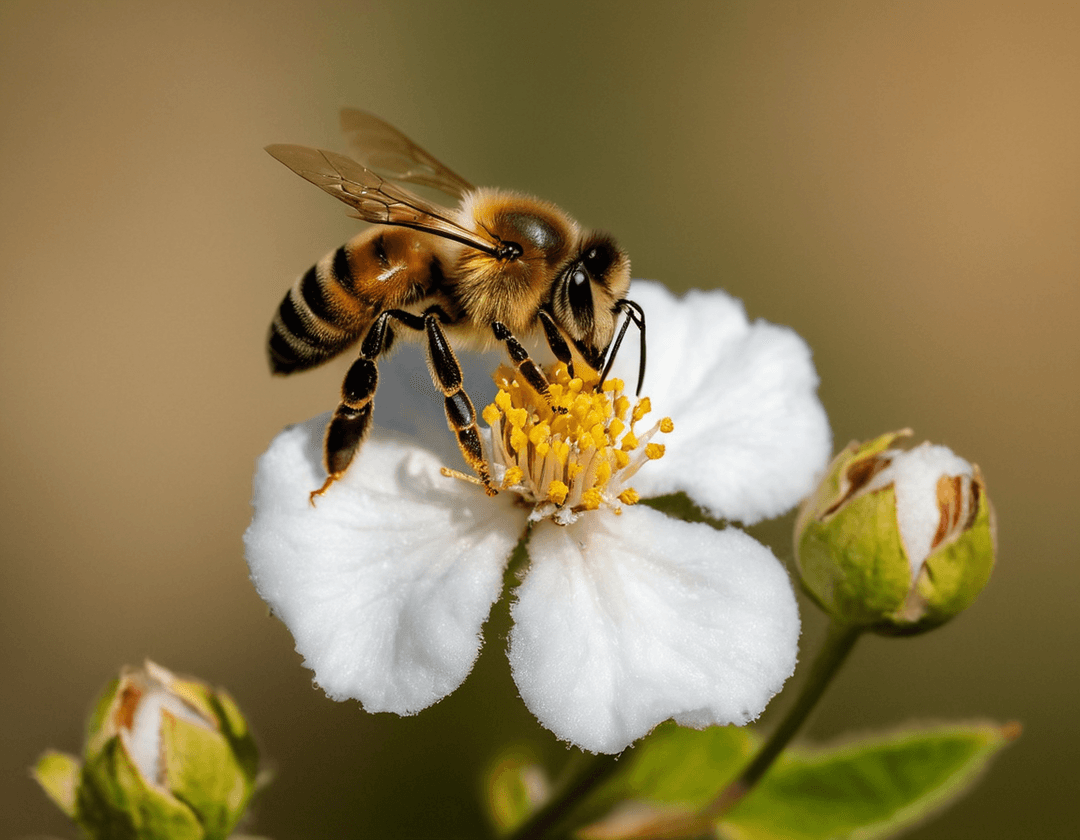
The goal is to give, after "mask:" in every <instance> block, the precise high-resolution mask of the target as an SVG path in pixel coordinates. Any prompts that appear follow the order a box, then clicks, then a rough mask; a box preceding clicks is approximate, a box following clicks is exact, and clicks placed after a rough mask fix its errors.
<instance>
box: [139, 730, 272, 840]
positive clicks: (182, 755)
mask: <svg viewBox="0 0 1080 840" xmlns="http://www.w3.org/2000/svg"><path fill="white" fill-rule="evenodd" d="M161 723H162V725H161V752H162V759H163V761H164V762H165V777H166V778H167V779H168V785H169V789H170V791H171V792H172V793H173V795H175V796H176V798H177V799H179V800H180V801H181V802H184V803H185V804H186V805H188V807H190V808H191V810H192V811H193V812H194V813H195V814H196V815H197V816H198V819H199V821H200V823H201V824H202V828H203V832H204V833H205V838H206V840H224V838H225V837H226V835H228V833H229V831H230V830H231V829H232V828H233V826H235V825H236V823H237V821H238V820H239V819H240V817H241V815H242V814H243V812H244V807H245V806H246V805H247V800H248V797H249V795H250V793H251V787H250V784H249V781H248V779H247V778H246V776H245V775H244V773H243V771H242V769H241V768H240V765H239V764H238V763H237V760H236V757H235V756H234V755H233V753H232V750H231V749H230V747H229V742H228V740H226V738H225V736H224V735H222V734H221V733H220V732H218V731H217V730H216V729H209V728H207V727H205V726H201V725H199V724H197V723H192V722H190V721H187V720H182V719H180V718H177V717H174V716H173V715H171V714H169V713H168V712H167V711H166V712H163V713H162V716H161Z"/></svg>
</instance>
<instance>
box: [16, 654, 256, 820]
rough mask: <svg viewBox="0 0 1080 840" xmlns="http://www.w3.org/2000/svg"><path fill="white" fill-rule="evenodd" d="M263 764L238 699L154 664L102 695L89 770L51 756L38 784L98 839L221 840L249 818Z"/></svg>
mask: <svg viewBox="0 0 1080 840" xmlns="http://www.w3.org/2000/svg"><path fill="white" fill-rule="evenodd" d="M257 764H258V754H257V751H256V748H255V743H254V741H253V739H252V737H251V734H250V733H249V731H248V728H247V723H246V721H245V720H244V718H243V717H242V716H241V714H240V710H239V709H238V708H237V707H236V704H235V703H234V702H233V700H232V698H231V697H229V695H228V694H226V693H225V692H224V691H215V690H213V689H211V688H210V687H209V686H207V685H205V684H203V683H200V682H196V681H194V680H186V679H180V678H178V677H176V676H175V675H173V674H172V673H170V672H169V671H167V670H166V669H164V668H162V667H160V666H159V665H155V664H154V663H152V662H149V661H148V662H147V663H146V664H145V666H144V667H143V668H141V669H125V670H124V671H123V672H122V673H121V674H120V678H119V679H117V680H114V681H113V682H112V683H111V684H110V685H109V686H108V687H107V688H106V690H105V692H104V693H103V694H102V695H101V697H100V699H99V700H98V702H97V705H96V707H95V709H94V711H93V713H92V714H91V716H90V721H89V725H88V727H87V736H86V745H85V747H84V750H83V760H82V762H81V764H80V762H79V761H78V760H77V759H76V758H74V757H73V756H67V755H63V754H61V753H54V752H50V753H46V754H45V755H44V756H42V758H41V759H40V760H39V761H38V764H37V766H36V767H35V768H34V775H35V776H36V778H37V779H38V781H39V782H40V783H41V785H42V787H44V788H45V791H46V793H48V794H49V796H50V797H51V798H52V799H53V800H54V801H55V802H56V804H57V805H59V806H60V807H61V808H62V809H63V810H64V811H65V812H66V813H67V814H68V815H69V816H70V817H72V819H74V820H75V822H77V823H78V824H79V825H80V826H81V827H82V828H83V829H84V830H85V831H86V833H87V834H88V835H89V836H90V837H94V838H109V840H113V839H114V838H115V839H116V840H149V838H165V837H168V838H170V839H171V838H183V840H189V839H190V840H214V838H225V837H226V836H227V835H228V834H229V832H230V831H231V830H232V828H233V827H234V826H235V825H236V823H237V821H238V820H239V819H240V817H241V816H242V814H243V812H244V808H245V807H246V806H247V803H248V800H249V799H250V798H251V794H252V791H253V789H254V786H255V776H256V771H257Z"/></svg>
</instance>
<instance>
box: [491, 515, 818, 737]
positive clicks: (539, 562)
mask: <svg viewBox="0 0 1080 840" xmlns="http://www.w3.org/2000/svg"><path fill="white" fill-rule="evenodd" d="M529 555H530V557H531V559H532V564H531V567H530V570H529V573H528V576H527V577H526V579H525V581H524V582H523V583H522V584H521V586H520V587H519V588H518V590H517V598H518V600H517V603H516V604H515V605H514V607H513V615H514V629H513V632H512V634H511V637H510V663H511V666H512V668H513V672H514V679H515V680H516V682H517V685H518V688H519V689H520V691H521V696H522V698H523V699H524V701H525V704H526V705H527V706H528V707H529V709H530V710H531V711H532V712H533V714H534V715H536V717H537V718H538V719H539V720H540V722H541V723H542V724H543V725H544V726H546V727H548V728H549V729H550V730H552V731H553V732H554V733H555V734H556V735H558V736H559V737H560V738H563V739H565V740H567V741H570V742H572V743H574V744H576V745H578V746H580V747H582V748H583V749H587V750H591V751H594V752H606V753H615V752H619V751H620V750H622V749H623V748H624V747H626V746H627V745H629V744H630V743H631V742H633V741H634V740H636V739H637V738H640V737H641V736H643V735H645V734H646V733H648V732H649V730H651V729H652V728H653V727H654V726H656V724H658V723H660V722H661V721H664V720H667V719H668V718H672V717H673V718H675V720H677V721H678V722H680V723H682V724H685V725H688V726H694V727H703V726H708V725H710V724H727V723H739V724H742V723H746V722H747V721H750V720H752V719H753V718H755V717H757V715H758V714H760V712H761V711H762V709H764V708H765V704H766V703H767V702H768V701H769V698H771V697H772V696H773V695H774V694H775V693H776V692H777V691H779V690H780V687H781V686H782V685H783V683H784V680H786V679H787V678H788V676H790V675H791V673H792V671H793V670H794V668H795V660H796V653H797V643H798V635H799V616H798V607H797V606H796V602H795V597H794V594H793V592H792V589H791V584H790V582H789V580H788V577H787V574H786V573H785V572H784V569H783V567H782V566H781V565H780V563H779V562H778V561H777V560H776V559H775V558H774V557H773V555H772V553H771V552H770V551H769V550H768V549H767V548H765V547H764V546H763V545H761V544H760V543H758V542H757V541H755V540H754V539H752V538H751V537H749V536H747V535H746V534H744V533H742V532H741V531H737V530H735V529H730V528H729V529H727V530H724V531H716V530H714V529H712V528H710V527H708V526H707V525H702V524H691V523H687V522H681V521H678V520H674V519H669V518H667V517H665V516H663V515H662V514H660V513H658V512H656V511H653V510H650V509H648V508H641V507H634V508H626V509H624V512H623V514H622V516H615V515H614V514H612V513H607V512H597V513H593V514H589V515H586V516H583V517H582V518H581V519H580V520H579V521H578V522H577V523H575V524H574V525H571V526H568V527H565V528H561V527H558V526H555V525H552V524H551V523H548V522H544V523H541V524H540V525H539V526H538V527H537V528H536V530H535V532H534V533H533V535H532V538H531V539H530V542H529Z"/></svg>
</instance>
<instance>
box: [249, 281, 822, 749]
mask: <svg viewBox="0 0 1080 840" xmlns="http://www.w3.org/2000/svg"><path fill="white" fill-rule="evenodd" d="M631 294H632V297H633V299H634V300H636V301H637V302H638V303H640V304H641V305H642V307H643V308H644V310H645V312H646V314H647V318H648V339H649V345H648V349H649V360H648V373H647V375H646V380H645V388H644V391H645V392H647V393H648V394H649V395H650V398H651V403H652V405H653V406H655V407H657V409H659V410H661V411H662V412H663V414H665V415H668V416H669V417H670V418H671V419H672V420H673V421H674V422H673V425H674V431H671V432H670V433H669V434H665V432H667V431H668V429H669V428H670V427H671V425H672V423H671V422H670V421H668V420H667V418H665V420H664V421H663V422H661V423H658V424H656V425H655V426H654V427H653V428H652V429H651V430H650V431H649V432H647V433H646V432H641V431H640V430H638V431H637V435H638V436H640V438H641V441H640V443H641V446H639V447H637V448H636V449H635V448H633V445H632V444H629V443H626V441H627V440H629V438H626V437H625V435H627V434H633V433H631V432H622V434H623V435H624V437H623V438H619V429H620V428H621V425H618V424H615V423H614V421H611V418H610V417H609V418H608V421H611V424H612V427H616V426H618V427H617V428H616V429H615V433H614V436H613V435H612V433H611V432H610V431H609V432H608V439H609V440H614V445H613V446H612V447H611V450H612V452H613V451H614V449H631V450H632V451H630V453H629V455H630V457H626V456H625V455H624V454H620V455H618V458H615V457H614V455H613V456H612V458H611V463H612V465H614V466H613V467H610V468H609V467H602V468H601V470H609V471H610V469H614V472H615V475H613V476H612V477H611V478H610V479H609V480H607V483H606V484H604V480H605V479H603V478H596V477H595V475H594V474H595V473H597V472H598V470H597V469H596V463H595V460H596V459H595V458H594V457H593V455H592V454H591V455H589V456H588V458H587V459H586V460H587V462H588V466H586V467H582V468H581V469H582V472H580V473H575V472H574V470H575V469H576V468H571V470H570V473H569V474H571V475H573V474H576V475H578V476H580V478H578V479H575V480H574V481H571V480H570V479H567V481H568V482H569V483H570V484H571V485H574V484H575V481H577V482H584V485H583V486H576V485H575V486H570V487H567V488H566V490H567V495H565V496H564V494H562V492H561V491H560V490H555V489H551V488H554V487H557V486H558V485H557V484H551V483H550V482H549V479H550V477H551V476H550V472H544V470H545V469H548V470H549V471H550V466H548V467H545V466H544V463H546V462H544V459H543V458H542V457H540V456H538V455H536V449H537V447H531V448H529V450H528V451H529V456H528V458H524V457H523V456H515V454H514V452H512V451H510V452H508V451H507V448H508V446H507V445H506V444H505V441H507V440H509V437H510V434H511V432H513V429H511V428H510V421H509V420H508V419H507V415H506V413H505V411H503V412H500V411H496V410H494V409H491V410H489V411H488V412H485V418H486V419H487V420H488V422H490V423H493V424H494V427H495V428H494V432H495V433H494V434H493V436H492V439H491V440H489V441H488V443H489V454H490V455H491V456H492V461H493V463H492V467H493V473H494V476H495V478H496V480H498V481H502V482H503V485H504V487H506V486H508V485H514V486H513V487H510V489H504V491H503V492H500V493H499V495H497V496H495V497H488V496H486V495H485V493H484V491H483V489H482V488H480V487H477V486H475V485H474V484H470V483H468V482H466V481H460V480H455V479H454V478H451V477H447V476H446V475H445V473H444V470H443V468H444V466H445V465H448V464H453V463H459V462H460V459H459V458H456V457H454V455H453V446H454V443H453V440H452V438H451V435H450V434H449V433H448V432H447V430H446V428H445V424H444V423H442V421H441V420H439V421H437V422H432V421H430V420H428V418H431V417H435V416H436V415H435V412H434V411H433V410H432V408H431V406H433V405H434V406H436V407H437V405H438V403H437V401H436V400H434V399H431V398H430V397H428V400H430V402H428V403H427V404H426V405H424V404H423V403H421V406H422V407H421V408H420V409H418V410H417V411H416V412H413V410H412V407H413V406H414V405H416V404H417V402H416V399H415V397H416V396H417V394H416V393H411V392H410V391H409V389H408V388H407V387H405V388H403V387H401V386H400V385H397V386H394V385H391V383H392V382H394V381H395V380H396V381H397V382H398V383H404V384H405V385H408V384H410V383H412V384H413V385H414V388H413V391H425V390H430V386H420V387H415V386H416V385H418V384H419V382H421V381H423V378H424V377H426V372H422V371H414V372H413V373H412V374H411V375H403V374H402V373H400V372H390V371H389V368H387V371H386V372H385V373H384V375H383V376H380V383H381V384H380V390H379V393H378V395H377V397H376V405H377V406H383V405H387V406H388V408H387V409H383V417H382V419H381V420H379V418H378V414H377V422H379V423H381V424H382V427H381V428H380V427H378V426H377V428H376V430H375V431H374V432H373V434H372V435H371V437H370V438H369V439H368V441H367V442H366V443H365V444H364V447H363V449H362V451H361V453H360V455H359V456H358V457H357V460H356V461H355V462H354V463H353V464H352V465H351V467H350V468H349V470H348V472H347V473H346V475H345V477H344V478H343V479H341V480H340V481H338V482H337V483H335V484H334V485H333V486H332V487H331V488H330V490H329V491H328V492H327V493H326V494H325V495H324V496H322V497H321V498H319V499H318V503H317V506H315V507H312V506H311V505H310V504H309V501H308V494H309V493H310V491H311V490H313V489H315V488H317V487H319V486H320V485H321V484H322V482H323V477H324V474H323V472H322V467H321V466H320V460H321V452H320V448H321V442H322V434H323V428H324V426H325V422H326V418H325V417H318V418H315V419H313V420H311V421H309V422H307V423H304V424H301V425H298V426H293V427H290V428H288V429H286V430H285V431H283V432H282V433H281V434H280V435H278V437H277V438H275V440H274V441H273V443H272V444H271V445H270V448H269V450H268V451H267V452H266V453H265V454H264V455H263V456H262V457H261V458H260V460H259V464H258V469H257V472H256V475H255V482H254V485H255V486H254V501H253V504H254V507H255V516H254V519H253V521H252V524H251V527H250V528H249V529H248V531H247V534H246V535H245V544H246V548H247V558H248V563H249V565H250V568H251V576H252V580H253V581H254V583H255V586H256V587H257V589H258V591H259V594H260V595H261V596H262V597H263V599H264V600H266V602H267V603H268V604H270V606H271V608H272V609H273V611H274V613H275V614H276V615H277V616H278V617H280V618H281V619H282V620H283V621H284V622H285V624H286V625H287V626H288V627H289V629H290V630H291V631H292V633H293V636H294V638H295V640H296V647H297V650H298V651H299V652H300V653H301V654H302V655H303V656H304V659H305V665H306V666H307V667H309V668H311V669H312V670H313V671H314V672H315V680H316V681H317V682H318V684H319V685H320V686H321V687H322V688H323V689H324V690H325V691H326V693H327V694H328V695H329V696H330V697H332V698H334V699H337V700H344V699H346V698H354V699H358V700H359V701H360V702H361V703H362V704H363V705H364V708H366V709H367V710H368V711H372V712H376V711H392V712H396V713H398V714H412V713H415V712H418V711H419V710H421V709H423V708H425V707H427V706H429V705H431V704H432V703H434V702H436V701H438V700H440V699H441V698H442V697H444V696H446V695H447V694H448V693H450V692H451V691H453V690H454V689H455V688H456V687H457V686H458V685H460V684H461V682H462V681H463V680H464V679H465V677H466V675H467V674H468V673H469V671H470V670H471V668H472V666H473V663H474V661H475V659H476V656H477V654H478V652H479V648H480V644H481V637H480V630H481V626H482V624H483V622H484V620H485V619H486V618H487V615H488V612H489V610H490V608H491V605H492V603H494V601H495V600H496V599H497V598H498V597H499V595H500V592H501V590H502V580H503V571H504V569H505V566H506V563H507V560H508V558H509V556H510V553H511V551H512V550H513V548H514V547H515V545H517V543H518V541H519V540H520V539H521V538H522V537H523V535H525V534H526V530H527V529H528V543H527V550H528V555H529V566H528V569H527V572H526V574H525V576H524V580H523V581H522V582H521V584H520V585H519V586H518V587H517V588H516V590H515V598H516V603H515V604H514V605H513V608H512V615H513V618H514V629H513V631H512V633H511V637H510V650H509V657H510V663H511V666H512V670H513V675H514V679H515V681H516V682H517V685H518V688H519V689H520V691H521V696H522V698H523V700H524V701H525V703H526V705H527V706H528V707H529V709H530V710H531V711H532V712H533V714H535V715H536V717H537V718H538V719H539V720H540V722H541V723H542V724H543V725H544V726H546V727H548V728H549V729H550V730H552V731H553V732H554V733H555V734H556V735H557V736H558V737H560V738H562V739H564V740H567V741H570V742H572V743H574V744H576V745H578V746H580V747H582V748H583V749H586V750H590V751H596V752H608V753H614V752H618V751H620V750H622V749H623V748H624V747H626V746H627V745H628V744H630V743H631V742H633V741H634V740H636V739H637V738H639V737H641V736H643V735H645V734H646V733H647V732H649V730H651V729H652V728H653V727H654V726H655V725H656V724H658V723H660V722H661V721H664V720H667V719H669V718H674V719H675V720H676V721H678V722H679V723H682V724H685V725H688V726H694V727H704V726H708V725H710V724H727V723H739V724H742V723H746V722H748V721H750V720H752V719H753V718H755V717H756V716H757V715H758V714H759V713H760V712H761V710H762V709H763V708H764V707H765V705H766V703H767V702H768V701H769V699H770V698H771V697H772V695H773V694H775V693H776V692H777V691H778V690H779V689H780V687H781V686H782V685H783V683H784V680H786V679H787V677H788V676H790V674H791V673H792V671H793V670H794V666H795V660H796V652H797V640H798V633H799V618H798V611H797V607H796V603H795V598H794V595H793V593H792V589H791V585H790V583H789V581H788V578H787V575H786V574H785V572H784V570H783V568H782V566H781V565H780V563H779V562H778V561H777V560H776V559H775V558H774V557H773V555H772V553H771V552H770V551H769V549H767V548H765V547H764V546H762V545H761V544H759V543H758V542H756V541H755V540H753V539H752V538H751V537H749V536H747V535H746V534H745V533H743V532H741V531H738V530H736V529H734V528H730V527H729V528H727V529H725V530H722V531H721V530H716V529H714V528H712V527H710V526H708V525H705V524H699V523H688V522H683V521H681V520H676V519H671V518H669V517H667V516H665V515H663V514H661V513H659V512H658V511H656V510H653V509H651V508H648V507H645V506H641V505H634V504H633V502H634V501H635V500H636V494H635V493H634V492H633V491H637V493H639V494H640V495H641V496H642V497H652V496H657V495H662V494H667V493H674V492H679V491H684V492H686V493H687V494H688V495H689V496H690V498H691V499H693V501H695V502H696V503H697V504H698V505H700V506H701V507H702V508H703V509H704V510H705V511H707V512H708V513H709V514H710V515H712V516H714V517H720V518H726V519H732V520H740V521H743V522H747V523H749V522H753V521H756V520H759V519H761V518H764V517H768V516H775V515H778V514H780V513H783V512H784V511H785V510H787V509H789V508H790V507H792V506H793V505H794V504H795V503H796V502H797V501H798V500H799V499H800V498H801V497H802V496H803V495H805V494H806V493H807V492H809V491H810V490H811V489H812V487H813V486H814V481H815V479H816V477H817V474H818V473H819V472H820V471H821V470H822V469H823V467H824V466H825V464H826V461H827V459H828V455H829V449H830V438H829V430H828V424H827V421H826V418H825V414H824V411H823V409H822V407H821V405H820V403H819V402H818V399H817V397H816V387H817V377H816V374H815V372H814V369H813V366H812V364H811V361H810V352H809V350H808V349H807V347H806V345H805V344H804V343H803V342H802V340H801V339H800V338H799V337H798V336H797V335H795V334H794V333H793V332H791V331H790V330H787V329H784V328H781V327H777V326H774V325H772V324H768V323H765V322H762V321H758V322H755V323H753V324H751V323H748V322H747V319H746V316H745V314H744V312H743V309H742V306H741V305H740V304H739V303H738V302H737V301H735V300H733V299H732V298H731V297H729V296H728V295H726V294H724V293H722V292H717V291H714V292H692V293H690V294H689V295H687V296H686V297H684V298H682V299H676V298H675V297H673V296H672V295H671V294H670V293H669V292H667V291H666V290H665V289H664V288H663V287H661V286H659V285H657V284H651V283H635V285H634V287H633V289H632V292H631ZM633 344H634V342H632V341H627V342H626V343H624V345H623V349H622V351H621V352H620V357H619V364H618V370H617V371H616V373H619V372H620V371H621V372H626V373H628V374H629V381H630V382H635V381H636V380H635V378H634V377H635V375H636V370H637V359H636V353H635V351H634V350H633V346H632V345H633ZM395 361H397V360H395ZM490 369H491V368H490V365H489V368H488V373H489V375H490ZM465 381H466V385H467V387H468V388H469V389H470V391H471V392H472V393H473V395H474V398H475V397H476V396H477V395H478V394H479V393H480V390H481V388H482V387H483V386H484V385H485V383H484V381H483V380H482V379H478V378H476V377H475V376H472V377H470V373H469V371H466V379H465ZM487 384H488V386H489V387H490V383H487ZM615 384H616V385H617V383H615ZM388 386H389V387H388ZM610 396H615V394H611V395H610ZM610 402H611V401H610V400H609V403H610ZM631 402H632V401H631ZM478 404H479V405H484V404H485V403H483V402H479V401H478ZM647 407H648V406H647V404H646V405H643V406H641V407H640V408H639V410H638V414H640V413H643V411H644V409H645V408H647ZM379 410H380V409H379V408H377V409H376V411H377V412H378V411H379ZM625 419H626V420H627V423H626V425H627V426H628V427H629V426H630V420H631V419H632V418H630V417H625ZM608 421H605V422H608ZM639 422H640V421H639ZM439 426H441V427H442V428H441V429H440V428H439ZM387 427H389V428H387ZM656 433H660V434H663V440H664V445H663V446H660V447H657V446H656V445H655V444H653V445H652V446H651V448H650V453H649V456H648V457H647V458H646V457H645V456H644V455H641V454H640V453H642V452H644V449H645V447H644V440H645V438H646V437H647V436H648V435H651V434H656ZM620 442H621V444H622V445H620ZM552 445H555V444H552ZM524 451H525V449H524V448H523V449H522V452H524ZM541 451H545V450H541ZM605 451H607V450H605ZM590 452H591V450H590ZM593 454H595V453H593ZM661 455H662V456H663V457H660V456H661ZM575 457H578V456H575V455H574V454H573V453H571V455H570V460H571V461H573V460H574V458H575ZM581 457H582V458H586V456H581ZM515 459H516V460H515ZM589 459H591V460H589ZM548 460H549V461H550V460H551V459H550V458H549V459H548ZM616 462H617V463H616ZM519 464H524V466H525V470H524V471H522V470H521V469H520V468H519ZM514 470H516V472H515V471H514ZM620 470H621V472H620ZM631 473H632V476H631ZM564 477H565V476H564ZM631 483H632V486H633V490H629V488H630V484H631ZM594 484H596V485H597V486H596V487H595V488H593V489H594V492H593V493H592V495H591V496H588V495H587V491H589V490H590V488H592V487H593V485H594ZM624 491H628V492H624ZM545 494H548V495H547V496H545ZM583 494H584V495H583ZM564 498H565V499H567V500H566V501H565V502H564ZM553 500H554V501H553ZM571 502H572V503H573V505H571ZM560 503H562V504H560ZM571 507H572V508H573V509H571Z"/></svg>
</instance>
